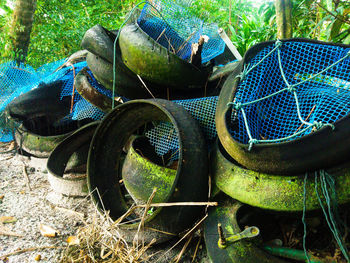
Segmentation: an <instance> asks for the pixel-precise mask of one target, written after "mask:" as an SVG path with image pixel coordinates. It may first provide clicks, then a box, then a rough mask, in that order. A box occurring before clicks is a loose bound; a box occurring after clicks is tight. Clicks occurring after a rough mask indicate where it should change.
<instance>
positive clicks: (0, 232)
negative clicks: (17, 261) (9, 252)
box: [0, 224, 24, 258]
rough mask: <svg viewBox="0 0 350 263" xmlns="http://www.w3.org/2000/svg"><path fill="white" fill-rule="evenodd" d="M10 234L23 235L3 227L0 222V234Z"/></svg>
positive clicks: (14, 235) (13, 235)
mask: <svg viewBox="0 0 350 263" xmlns="http://www.w3.org/2000/svg"><path fill="white" fill-rule="evenodd" d="M1 235H3V236H12V237H23V236H24V235H22V234H18V233H16V232H13V231H11V230H10V229H8V228H7V227H4V226H3V225H2V224H0V236H1ZM0 258H1V257H0Z"/></svg>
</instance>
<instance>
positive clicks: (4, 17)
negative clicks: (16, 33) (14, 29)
mask: <svg viewBox="0 0 350 263" xmlns="http://www.w3.org/2000/svg"><path fill="white" fill-rule="evenodd" d="M0 8H1V9H2V10H3V11H4V12H5V13H4V14H0V63H1V61H2V60H3V59H5V57H8V56H9V54H5V48H6V45H8V43H9V38H8V33H9V26H8V25H9V24H10V23H11V17H12V13H13V11H12V10H11V8H9V7H8V6H7V5H6V0H0Z"/></svg>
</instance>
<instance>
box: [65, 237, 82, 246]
mask: <svg viewBox="0 0 350 263" xmlns="http://www.w3.org/2000/svg"><path fill="white" fill-rule="evenodd" d="M67 243H68V245H70V246H73V245H79V243H80V241H79V238H77V237H76V236H69V237H68V238H67Z"/></svg>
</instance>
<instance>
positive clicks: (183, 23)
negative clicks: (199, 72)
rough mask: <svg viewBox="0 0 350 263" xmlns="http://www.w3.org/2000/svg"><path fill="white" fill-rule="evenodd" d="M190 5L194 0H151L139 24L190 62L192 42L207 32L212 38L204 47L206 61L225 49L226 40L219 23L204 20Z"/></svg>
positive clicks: (203, 54)
mask: <svg viewBox="0 0 350 263" xmlns="http://www.w3.org/2000/svg"><path fill="white" fill-rule="evenodd" d="M190 7H191V1H176V3H175V2H174V1H170V0H162V1H160V0H155V1H150V3H149V2H147V3H146V4H145V5H144V7H143V9H142V12H141V14H140V16H139V18H138V20H137V23H138V25H139V26H140V28H141V29H142V30H143V31H144V32H145V33H147V34H148V35H149V36H150V37H152V38H153V39H154V40H156V42H158V43H159V44H160V45H162V46H163V47H165V48H166V49H168V50H169V51H170V52H172V53H174V54H176V55H177V56H179V57H180V58H182V59H183V60H186V61H190V58H191V46H192V44H194V43H198V40H199V38H200V36H202V35H207V36H208V37H209V41H208V42H207V43H204V45H203V50H202V63H205V62H207V61H209V60H211V59H212V58H214V57H216V56H218V55H220V54H221V53H222V52H224V49H225V43H224V41H223V40H222V39H221V37H220V36H219V34H218V26H217V24H208V23H204V21H203V20H201V19H199V18H197V17H196V16H195V15H193V12H191V8H190Z"/></svg>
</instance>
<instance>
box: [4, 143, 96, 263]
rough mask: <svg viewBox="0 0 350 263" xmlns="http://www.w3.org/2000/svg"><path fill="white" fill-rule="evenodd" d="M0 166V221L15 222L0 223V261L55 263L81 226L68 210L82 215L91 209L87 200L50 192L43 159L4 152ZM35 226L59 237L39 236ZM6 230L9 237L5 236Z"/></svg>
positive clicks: (6, 146) (79, 221)
mask: <svg viewBox="0 0 350 263" xmlns="http://www.w3.org/2000/svg"><path fill="white" fill-rule="evenodd" d="M7 149H8V145H1V147H0V151H2V152H3V151H6V150H7ZM0 163H1V165H0V222H2V221H1V218H4V217H14V219H12V220H7V221H15V222H9V223H0V262H23V263H24V262H36V260H35V258H36V257H37V258H36V259H38V257H41V260H40V262H50V263H52V262H59V259H60V257H61V252H62V251H63V247H65V246H66V245H67V243H66V240H67V238H68V237H69V236H71V235H74V234H75V232H76V230H77V229H78V227H79V226H81V225H82V219H81V218H80V216H79V215H78V214H74V213H71V212H70V211H71V210H72V211H77V212H80V213H83V214H85V215H86V214H87V213H88V212H89V211H91V210H92V209H93V206H92V204H91V203H90V201H89V200H88V199H87V198H72V197H70V198H68V197H65V196H63V195H60V194H57V193H55V192H53V191H52V190H51V189H50V185H49V183H48V181H47V170H46V159H36V158H28V157H24V156H21V155H18V154H14V153H5V154H1V155H0ZM24 169H26V173H25V172H24ZM25 174H27V175H28V179H29V181H28V179H27V177H26V175H25ZM29 188H30V189H29ZM62 208H65V209H66V210H65V209H62ZM39 224H44V225H47V226H50V227H52V228H54V229H55V230H57V231H58V233H59V235H58V236H57V237H45V236H43V235H42V234H41V233H40V230H39ZM9 231H11V232H13V233H12V234H13V235H8V232H9ZM4 232H5V233H4ZM11 232H10V233H11ZM16 235H18V236H16ZM42 247H51V248H48V249H40V248H42ZM23 250H24V251H25V252H22V253H17V254H15V255H11V256H7V257H6V258H3V256H6V255H8V254H10V253H13V252H16V251H17V252H19V251H23ZM26 250H33V251H26ZM38 255H40V256H38Z"/></svg>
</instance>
